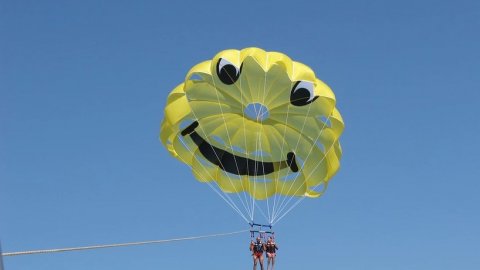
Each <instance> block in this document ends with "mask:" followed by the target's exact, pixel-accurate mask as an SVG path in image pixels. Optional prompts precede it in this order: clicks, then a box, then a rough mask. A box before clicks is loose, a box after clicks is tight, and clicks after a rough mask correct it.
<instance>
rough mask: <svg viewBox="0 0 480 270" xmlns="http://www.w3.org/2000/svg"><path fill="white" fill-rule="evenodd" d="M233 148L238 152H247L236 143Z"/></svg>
mask: <svg viewBox="0 0 480 270" xmlns="http://www.w3.org/2000/svg"><path fill="white" fill-rule="evenodd" d="M232 150H233V151H235V152H238V153H243V154H245V152H246V151H245V149H243V148H241V147H239V146H236V145H232Z"/></svg>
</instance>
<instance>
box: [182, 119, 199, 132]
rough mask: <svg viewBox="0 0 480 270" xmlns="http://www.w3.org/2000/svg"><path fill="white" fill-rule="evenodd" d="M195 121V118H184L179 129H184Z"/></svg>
mask: <svg viewBox="0 0 480 270" xmlns="http://www.w3.org/2000/svg"><path fill="white" fill-rule="evenodd" d="M193 122H195V120H193V119H185V120H183V121H182V122H180V125H179V129H180V130H184V129H185V128H187V127H188V126H190V125H191V124H192V123H193Z"/></svg>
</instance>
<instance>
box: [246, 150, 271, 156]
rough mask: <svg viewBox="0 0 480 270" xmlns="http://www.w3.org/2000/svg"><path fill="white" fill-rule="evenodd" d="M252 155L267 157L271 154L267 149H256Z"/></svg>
mask: <svg viewBox="0 0 480 270" xmlns="http://www.w3.org/2000/svg"><path fill="white" fill-rule="evenodd" d="M250 155H251V156H252V157H255V158H265V157H269V156H270V154H269V153H267V152H265V151H255V152H252V153H251V154H250Z"/></svg>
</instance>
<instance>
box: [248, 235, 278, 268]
mask: <svg viewBox="0 0 480 270" xmlns="http://www.w3.org/2000/svg"><path fill="white" fill-rule="evenodd" d="M277 249H278V246H277V244H276V243H275V241H274V240H273V238H272V237H269V238H268V240H267V243H263V242H262V239H261V238H260V237H257V241H256V242H254V241H252V242H250V251H251V252H252V256H253V270H256V269H257V263H260V269H261V270H263V252H266V253H267V260H268V264H267V270H273V266H274V265H275V257H276V251H277Z"/></svg>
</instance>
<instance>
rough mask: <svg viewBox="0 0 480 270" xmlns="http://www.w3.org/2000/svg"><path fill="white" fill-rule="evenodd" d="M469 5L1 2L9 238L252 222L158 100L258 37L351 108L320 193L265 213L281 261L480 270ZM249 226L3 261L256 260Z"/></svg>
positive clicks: (162, 263)
mask: <svg viewBox="0 0 480 270" xmlns="http://www.w3.org/2000/svg"><path fill="white" fill-rule="evenodd" d="M479 3H480V2H478V1H307V2H306V1H287V2H285V1H271V2H266V1H265V2H263V1H241V2H237V3H233V2H232V3H227V2H225V1H218V2H213V1H191V2H189V1H168V2H161V1H7V0H5V1H2V2H1V3H0V23H1V25H0V39H1V41H0V57H1V58H0V239H1V241H2V246H3V251H4V252H6V251H20V250H30V249H43V248H57V247H70V246H81V245H91V244H102V243H117V242H128V241H138V240H150V239H166V238H172V237H180V236H190V235H201V234H209V233H216V232H228V231H234V230H241V229H246V228H247V226H246V224H244V222H243V220H242V219H241V218H239V217H238V216H237V215H236V214H235V213H234V212H233V211H232V210H231V209H230V208H229V207H227V206H226V205H225V204H224V203H223V201H222V200H221V199H220V198H218V197H217V196H216V195H215V194H214V193H213V192H212V191H211V190H210V189H209V188H208V186H206V185H204V184H201V183H198V182H196V181H195V180H194V179H193V177H192V175H191V173H190V171H189V170H188V169H187V168H186V167H185V165H183V164H181V163H180V162H178V161H177V160H175V159H173V158H171V157H170V156H169V154H168V153H167V151H166V150H165V149H164V148H163V147H162V145H161V144H160V142H159V141H158V139H157V136H158V131H159V124H160V121H161V119H162V117H163V106H164V104H165V100H166V97H167V95H168V93H169V91H170V90H171V89H172V88H173V87H174V86H176V85H177V84H178V83H180V82H181V81H182V80H183V78H184V76H185V74H186V72H187V71H188V70H189V68H190V67H192V66H193V65H194V64H196V63H198V62H200V61H203V60H206V59H210V58H211V57H213V55H215V54H216V53H217V52H218V51H221V50H223V49H227V48H236V49H241V48H244V47H249V46H257V47H261V48H264V49H266V50H269V51H281V52H284V53H286V54H288V55H289V56H290V57H291V58H293V59H294V60H297V61H300V62H303V63H305V64H307V65H309V66H311V67H312V68H313V69H314V70H315V71H316V73H317V76H318V77H319V78H321V79H322V80H324V81H325V82H327V83H328V84H329V85H330V86H331V87H332V89H333V90H334V92H335V94H336V96H337V100H338V107H339V109H340V111H341V113H342V115H343V117H344V120H345V122H346V130H345V133H344V135H343V137H342V139H341V142H342V146H343V149H344V157H343V159H342V169H341V171H340V172H339V174H338V175H337V176H336V177H335V178H334V179H333V180H332V182H331V185H330V186H329V190H328V191H327V194H326V195H325V196H324V197H322V198H321V199H319V200H305V201H304V202H303V203H302V204H301V205H300V206H299V207H298V208H296V209H295V210H294V211H293V212H292V213H291V214H290V215H289V216H288V217H287V218H285V219H283V220H282V221H281V222H280V223H279V224H278V226H277V228H276V231H277V234H278V236H277V239H278V242H279V244H280V245H281V246H280V248H281V249H280V253H279V257H278V261H277V267H276V269H279V270H280V269H332V270H333V269H339V270H340V269H345V270H351V269H368V270H375V269H379V270H384V269H391V270H394V269H419V270H420V269H422V270H423V269H478V268H479V266H480V256H479V249H478V247H479V241H480V229H479V228H480V215H479V205H480V196H479V195H478V194H479V190H480V184H479V179H480V177H479V176H480V166H479V160H480V159H479V157H478V153H479V150H480V143H479V139H478V134H479V131H480V124H479V123H480V121H479V120H478V117H479V116H480V102H479V98H480V94H479V90H480V76H479V74H480V67H479V63H480V50H479V48H480V38H479V35H478V29H480V19H479V18H480V4H479ZM248 241H249V235H248V234H242V235H236V236H233V237H229V238H213V239H208V240H198V241H190V242H178V243H171V244H164V245H155V246H142V247H131V248H118V249H109V250H97V251H86V252H72V253H63V254H54V255H32V256H21V257H8V258H5V259H4V264H5V268H6V269H7V270H13V269H32V268H35V269H49V270H50V269H168V268H173V269H249V268H250V267H251V258H250V255H249V252H248V251H247V245H248ZM247 267H248V268H247Z"/></svg>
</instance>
